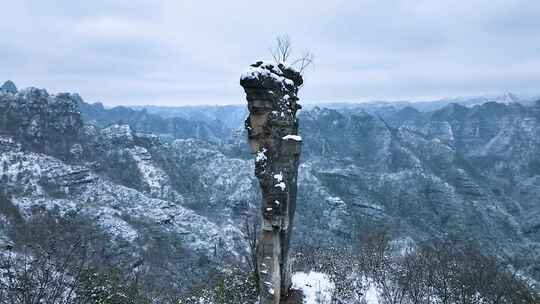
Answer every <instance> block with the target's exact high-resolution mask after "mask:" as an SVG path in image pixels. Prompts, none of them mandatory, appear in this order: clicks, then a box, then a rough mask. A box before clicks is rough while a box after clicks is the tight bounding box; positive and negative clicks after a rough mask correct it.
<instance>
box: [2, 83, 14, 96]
mask: <svg viewBox="0 0 540 304" xmlns="http://www.w3.org/2000/svg"><path fill="white" fill-rule="evenodd" d="M0 90H2V91H6V92H8V93H13V94H15V93H17V86H16V85H15V83H13V81H11V80H8V81H6V82H4V84H3V85H2V86H1V87H0Z"/></svg>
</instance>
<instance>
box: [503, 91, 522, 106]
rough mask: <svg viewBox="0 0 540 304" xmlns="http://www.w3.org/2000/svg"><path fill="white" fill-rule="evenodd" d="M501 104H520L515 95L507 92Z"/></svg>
mask: <svg viewBox="0 0 540 304" xmlns="http://www.w3.org/2000/svg"><path fill="white" fill-rule="evenodd" d="M501 102H502V103H505V104H510V103H518V102H520V99H519V97H517V96H516V95H515V94H513V93H510V92H507V93H506V94H504V96H503V97H502V100H501Z"/></svg>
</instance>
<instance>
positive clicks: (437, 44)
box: [0, 0, 540, 105]
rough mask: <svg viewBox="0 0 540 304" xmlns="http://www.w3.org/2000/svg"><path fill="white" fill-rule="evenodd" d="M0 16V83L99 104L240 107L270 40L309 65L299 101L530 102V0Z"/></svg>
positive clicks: (538, 66)
mask: <svg viewBox="0 0 540 304" xmlns="http://www.w3.org/2000/svg"><path fill="white" fill-rule="evenodd" d="M269 4H271V5H269ZM2 10H3V16H2V20H1V21H0V31H2V33H3V34H2V38H1V39H0V78H1V79H12V80H14V81H15V82H16V83H17V84H18V85H19V86H29V85H35V86H39V87H46V88H49V89H50V90H51V91H53V92H57V91H77V92H80V93H81V95H82V96H83V97H84V98H85V99H86V100H89V101H101V102H104V103H105V104H110V105H114V104H167V105H182V104H202V103H222V104H223V103H229V104H230V103H242V102H243V92H242V91H241V88H240V87H239V85H238V77H239V74H240V73H241V72H242V70H243V69H245V67H246V66H247V65H248V64H249V63H251V62H253V61H254V60H257V59H260V58H268V57H269V56H268V46H269V45H270V44H272V42H273V39H274V37H275V36H276V35H277V34H281V33H289V34H290V36H291V37H292V39H293V42H294V44H295V47H296V49H297V50H299V51H301V50H303V49H304V48H309V49H311V50H312V51H313V52H314V53H315V55H316V63H315V65H314V66H313V68H312V69H311V70H309V71H308V72H307V75H306V83H307V84H306V86H305V88H303V92H302V96H301V97H302V98H303V99H304V100H306V101H311V102H319V101H363V100H369V99H429V98H438V97H445V96H456V95H471V94H484V93H485V94H492V93H501V92H505V91H513V92H516V93H524V94H531V93H539V92H540V87H539V83H540V56H539V55H538V54H540V31H538V29H539V28H540V2H538V1H536V0H530V1H526V0H521V1H520V0H515V1H508V0H468V1H459V2H458V1H451V0H422V1H412V0H410V1H408V0H388V1H381V0H357V1H352V0H350V1H339V0H336V1H318V0H317V1H314V0H312V1H285V0H276V1H272V2H264V4H263V3H262V2H260V3H259V2H256V1H248V0H243V1H205V0H199V1H173V0H170V1H167V0H165V1H151V0H138V1H136V0H130V1H128V0H116V1H71V0H69V1H68V0H56V1H41V0H26V1H11V2H8V3H4V4H3V5H2Z"/></svg>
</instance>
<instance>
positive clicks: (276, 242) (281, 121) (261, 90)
mask: <svg viewBox="0 0 540 304" xmlns="http://www.w3.org/2000/svg"><path fill="white" fill-rule="evenodd" d="M302 83H303V80H302V76H301V75H300V73H298V72H297V71H295V70H294V69H292V68H290V67H287V66H285V65H284V64H277V65H276V64H273V63H265V62H262V61H259V62H257V63H255V64H253V65H251V67H250V69H249V70H248V71H247V72H246V73H244V74H243V75H242V77H241V79H240V85H241V86H242V87H243V88H244V90H245V92H246V99H247V102H248V109H249V117H248V118H247V120H246V129H247V131H248V140H249V145H250V147H251V151H252V153H253V154H254V157H255V175H256V176H257V178H258V179H259V183H260V186H261V192H262V205H261V215H262V225H261V231H260V233H259V236H258V240H257V267H258V272H259V279H260V282H259V284H260V292H261V295H260V298H261V302H260V303H261V304H277V303H279V302H280V299H282V298H286V297H287V295H288V293H289V288H290V286H291V273H290V264H289V259H288V251H289V244H290V237H291V231H292V226H293V218H294V211H295V207H296V179H297V175H298V162H299V157H300V147H301V137H300V136H299V135H298V120H297V119H296V112H297V111H298V109H300V108H301V107H300V105H299V104H298V103H297V101H298V97H297V93H298V89H299V87H300V86H301V85H302Z"/></svg>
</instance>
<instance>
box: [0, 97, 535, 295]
mask: <svg viewBox="0 0 540 304" xmlns="http://www.w3.org/2000/svg"><path fill="white" fill-rule="evenodd" d="M79 104H80V100H79V99H78V98H77V97H76V95H74V94H58V95H50V94H48V93H47V92H46V91H44V90H37V89H26V90H23V91H21V92H16V91H13V90H12V89H10V90H9V91H8V90H0V134H1V137H0V177H1V184H0V185H1V187H2V190H3V192H4V193H6V194H7V195H8V196H9V197H10V201H11V203H12V204H13V205H14V206H16V207H17V208H18V210H19V212H20V214H21V216H22V217H23V218H25V219H28V218H31V217H32V216H33V215H34V214H35V212H36V210H42V211H43V210H51V211H55V212H54V213H53V214H55V216H64V215H65V214H70V211H75V212H78V213H79V214H82V215H84V216H85V217H87V218H88V219H90V220H91V221H92V222H94V223H95V224H96V225H97V226H98V227H100V229H102V230H103V231H104V232H106V233H108V234H109V235H110V236H111V240H110V242H111V244H110V246H111V248H113V249H114V250H116V251H117V253H118V256H122V259H126V260H128V261H129V262H128V263H127V264H137V265H138V264H140V263H138V261H142V265H143V266H140V267H144V268H145V269H147V270H148V271H150V272H153V273H154V274H157V275H156V276H157V279H156V280H158V281H159V282H162V283H163V284H165V285H167V286H169V285H170V286H171V288H176V289H179V290H182V289H186V288H189V287H190V286H193V284H196V283H197V282H199V281H200V280H204V279H205V277H206V276H208V275H209V273H210V272H211V271H212V270H219V269H220V268H222V267H224V266H225V265H228V264H240V263H242V262H243V259H244V256H245V253H246V252H245V251H246V249H247V244H246V240H245V238H244V235H243V232H242V229H241V228H242V226H243V224H244V222H245V219H246V217H249V216H250V215H251V214H256V212H257V210H256V208H258V203H259V199H260V194H259V192H258V191H259V190H258V189H259V187H258V185H257V181H256V179H255V178H254V176H253V161H252V160H251V157H250V155H249V153H247V152H246V150H247V145H246V143H245V140H244V138H245V137H243V136H242V134H241V133H239V134H235V135H234V136H231V138H232V140H229V141H228V143H227V144H221V143H220V144H217V143H215V142H214V143H212V142H209V141H203V140H201V139H193V138H185V139H177V140H170V141H167V142H164V141H162V140H161V139H160V138H159V137H158V136H157V135H152V134H142V133H138V132H136V131H135V130H134V128H132V127H130V126H129V125H126V124H114V123H113V124H110V125H108V126H101V125H100V126H95V125H92V124H88V123H84V122H83V119H82V118H81V114H80V112H79V110H78V105H79ZM87 115H91V114H87ZM89 118H91V117H89ZM96 119H97V118H96ZM299 119H300V125H301V134H302V138H303V142H304V146H303V154H302V164H301V166H300V169H299V177H298V178H299V189H298V196H299V197H298V206H297V212H296V219H295V221H296V223H295V230H294V236H293V243H294V244H295V245H296V246H300V245H307V246H314V247H342V246H343V247H347V246H350V245H351V244H352V243H354V242H355V241H356V240H357V238H358V235H359V234H362V232H363V231H365V229H370V227H380V226H386V227H389V228H390V229H391V230H392V231H393V232H394V234H395V235H396V237H401V238H404V237H408V238H410V239H412V240H414V241H422V240H426V239H430V238H440V237H442V238H444V237H450V236H454V237H455V236H458V237H460V238H466V239H471V240H476V241H478V242H479V243H480V244H481V245H482V246H483V248H484V249H485V250H486V252H489V253H492V254H495V255H498V256H504V257H511V256H517V255H520V254H522V253H524V252H532V253H533V254H536V255H538V252H540V243H539V242H540V228H539V227H540V204H539V203H540V202H539V201H538V200H539V198H540V190H539V189H540V153H539V152H540V103H536V104H534V105H532V106H523V105H520V104H515V103H511V104H509V105H506V104H500V103H485V104H482V105H478V106H474V107H471V108H468V107H463V106H459V105H449V106H446V107H444V108H442V109H440V110H436V111H432V112H425V113H422V112H419V111H416V110H414V109H411V108H405V109H402V110H401V111H396V112H391V113H390V112H389V113H388V115H381V116H377V115H374V114H369V113H367V112H364V111H349V112H348V113H343V112H342V111H336V110H329V109H325V108H322V109H321V108H314V109H312V110H309V111H305V112H303V113H301V115H300V118H299ZM213 134H217V133H213ZM5 219H7V221H9V217H7V216H4V219H1V220H2V221H5ZM8 225H9V223H8ZM14 241H15V240H9V235H7V234H4V235H2V234H0V242H3V243H9V242H14ZM536 258H538V256H536ZM529 266H530V267H529V271H530V273H531V274H532V275H537V276H538V275H540V269H538V268H535V267H537V266H535V265H534V264H531V265H529Z"/></svg>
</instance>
